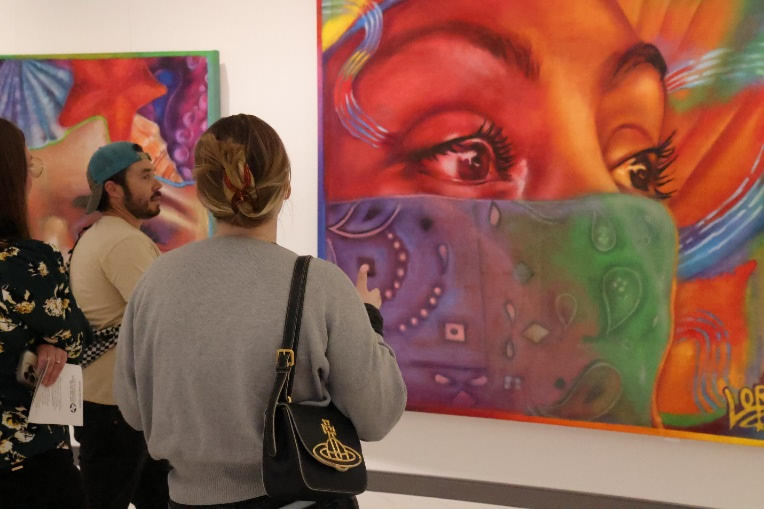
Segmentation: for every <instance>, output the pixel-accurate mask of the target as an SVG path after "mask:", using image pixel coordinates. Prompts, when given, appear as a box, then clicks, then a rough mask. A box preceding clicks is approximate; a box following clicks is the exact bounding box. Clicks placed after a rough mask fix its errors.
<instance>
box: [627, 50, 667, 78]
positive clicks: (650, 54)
mask: <svg viewBox="0 0 764 509" xmlns="http://www.w3.org/2000/svg"><path fill="white" fill-rule="evenodd" d="M640 64H650V65H652V66H653V67H655V70H656V71H658V73H659V74H660V75H661V79H663V78H665V77H666V71H667V69H668V66H667V65H666V61H665V60H664V59H663V55H662V54H661V52H660V50H659V49H658V48H656V47H655V46H653V45H652V44H648V43H646V42H640V43H637V44H635V45H634V46H632V47H631V48H629V49H627V50H626V51H624V52H623V53H622V54H621V55H620V56H619V57H618V60H617V61H616V64H615V69H614V70H613V77H615V76H617V75H618V73H621V72H624V71H626V72H628V71H630V70H631V69H632V68H634V67H636V66H638V65H640Z"/></svg>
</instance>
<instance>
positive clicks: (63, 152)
mask: <svg viewBox="0 0 764 509" xmlns="http://www.w3.org/2000/svg"><path fill="white" fill-rule="evenodd" d="M218 79H219V78H218V53H217V52H215V51H209V52H187V53H138V54H112V55H48V56H12V57H0V117H3V118H6V119H8V120H11V121H12V122H14V123H15V124H16V125H18V126H19V127H20V128H21V129H22V130H23V131H24V134H25V137H26V141H27V145H28V146H29V148H30V150H31V152H32V155H34V156H36V157H38V158H40V159H41V160H42V163H43V167H44V170H43V173H42V175H41V176H40V177H39V178H36V179H33V180H32V186H31V189H30V199H29V201H30V203H29V213H30V224H31V231H32V235H33V236H34V237H35V238H39V239H43V240H46V241H48V242H51V243H53V244H55V245H56V246H57V247H58V248H59V249H61V250H62V251H67V250H68V249H69V248H71V246H72V245H73V243H74V241H75V239H76V236H77V235H78V234H79V232H80V231H82V229H83V228H85V227H86V226H88V225H89V224H90V223H92V222H93V220H94V217H93V216H86V215H85V214H84V207H83V206H82V200H81V197H83V196H87V195H88V194H89V192H90V191H89V189H88V184H87V180H86V176H85V171H86V168H87V164H88V160H89V159H90V156H91V155H92V154H93V153H94V152H95V151H96V149H97V148H98V147H101V146H103V145H105V144H107V143H110V142H113V141H132V142H135V143H137V144H139V145H141V146H142V147H143V148H144V150H146V151H147V152H148V153H149V155H150V156H151V158H152V160H153V161H154V163H155V165H156V170H157V175H158V177H159V179H160V180H161V181H162V183H163V189H162V194H163V198H162V212H161V214H160V215H159V216H157V217H156V218H154V219H152V220H150V221H147V222H146V223H145V224H144V225H143V227H142V228H143V229H144V231H145V232H146V233H147V234H148V235H149V236H150V237H152V239H154V240H155V241H156V242H157V244H158V245H159V246H160V248H161V249H162V250H163V251H166V250H169V249H172V248H173V247H177V246H179V245H182V244H184V243H186V242H189V241H192V240H196V239H200V238H204V237H206V236H207V235H208V233H209V231H210V228H211V225H210V224H209V219H208V215H207V213H206V211H205V210H204V208H203V207H202V206H201V205H200V204H199V202H198V201H197V199H196V192H195V186H194V182H193V177H192V169H193V149H194V144H195V143H196V140H197V139H198V138H199V136H200V135H201V133H202V132H203V131H204V130H205V129H206V128H207V126H208V125H209V124H210V123H211V122H214V121H215V120H217V118H218V117H219V115H220V93H219V83H218Z"/></svg>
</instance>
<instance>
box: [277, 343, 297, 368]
mask: <svg viewBox="0 0 764 509" xmlns="http://www.w3.org/2000/svg"><path fill="white" fill-rule="evenodd" d="M282 355H286V356H287V364H286V367H287V368H291V367H292V366H294V350H292V349H291V348H279V349H278V350H276V364H277V365H278V364H279V361H280V360H281V356H282Z"/></svg>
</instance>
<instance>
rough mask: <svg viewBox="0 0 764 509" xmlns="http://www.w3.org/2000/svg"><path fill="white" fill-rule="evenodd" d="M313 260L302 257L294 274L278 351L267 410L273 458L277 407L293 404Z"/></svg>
mask: <svg viewBox="0 0 764 509" xmlns="http://www.w3.org/2000/svg"><path fill="white" fill-rule="evenodd" d="M310 258H311V257H310V256H299V257H297V260H296V261H295V263H294V270H293V271H292V284H291V287H290V289H289V301H288V304H287V312H286V318H285V319H284V339H283V340H282V342H281V348H279V349H278V350H276V381H275V382H274V384H273V389H272V390H271V396H270V399H269V401H268V406H267V407H266V410H265V433H264V435H265V436H264V440H263V442H264V446H265V449H266V452H267V453H268V454H269V455H270V456H275V455H276V435H275V422H274V419H275V416H276V406H277V405H278V404H279V403H283V402H288V403H291V402H292V386H293V385H294V369H293V368H294V365H295V358H296V356H297V346H298V345H299V342H300V325H301V322H302V305H303V302H304V300H305V283H306V282H307V279H308V265H309V264H310Z"/></svg>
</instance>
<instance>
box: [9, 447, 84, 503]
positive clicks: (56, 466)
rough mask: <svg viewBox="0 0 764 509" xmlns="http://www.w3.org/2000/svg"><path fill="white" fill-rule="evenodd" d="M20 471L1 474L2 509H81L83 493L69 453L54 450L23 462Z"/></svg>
mask: <svg viewBox="0 0 764 509" xmlns="http://www.w3.org/2000/svg"><path fill="white" fill-rule="evenodd" d="M22 466H23V468H21V469H19V470H16V471H14V472H11V471H6V472H3V473H0V507H2V508H3V509H29V508H31V507H34V508H35V509H83V508H86V507H87V505H86V503H85V490H84V489H83V487H82V478H81V477H80V472H79V471H78V470H77V467H75V466H74V458H72V452H71V451H69V450H68V449H56V450H53V451H50V452H46V453H43V454H40V455H38V456H34V457H32V458H28V459H26V460H24V462H23V463H22Z"/></svg>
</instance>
